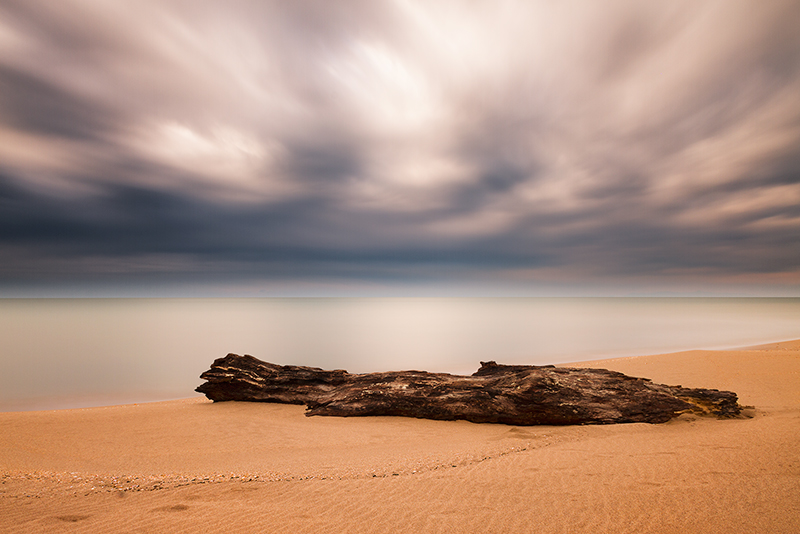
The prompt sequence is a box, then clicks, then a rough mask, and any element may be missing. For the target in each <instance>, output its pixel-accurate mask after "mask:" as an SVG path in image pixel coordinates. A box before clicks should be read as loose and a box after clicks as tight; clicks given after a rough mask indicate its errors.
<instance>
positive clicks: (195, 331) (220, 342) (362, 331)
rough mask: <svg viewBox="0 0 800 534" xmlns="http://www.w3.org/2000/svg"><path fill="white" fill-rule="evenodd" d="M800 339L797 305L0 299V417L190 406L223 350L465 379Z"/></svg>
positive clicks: (753, 301)
mask: <svg viewBox="0 0 800 534" xmlns="http://www.w3.org/2000/svg"><path fill="white" fill-rule="evenodd" d="M797 338H800V299H797V298H785V299H774V298H764V299H758V298H746V299H738V298H405V299H404V298H385V299H383V298H365V299H347V298H320V299H315V298H286V299H279V298H274V299H270V298H268V299H0V411H10V410H29V409H55V408H75V407H82V406H97V405H103V404H120V403H131V402H145V401H152V400H163V399H170V398H182V397H190V396H193V395H196V394H195V393H194V391H193V390H194V388H195V387H196V386H198V385H199V384H200V383H201V382H202V381H201V380H200V379H199V378H198V376H199V375H200V373H202V372H203V371H204V370H206V369H207V368H208V367H209V365H210V364H211V362H212V361H213V360H214V359H215V358H219V357H222V356H224V355H225V354H227V353H228V352H235V353H239V354H252V355H253V356H256V357H258V358H261V359H263V360H267V361H271V362H274V363H280V364H296V365H311V366H317V367H323V368H336V369H347V370H349V371H351V372H370V371H386V370H401V369H423V370H428V371H441V372H452V373H463V374H469V373H472V372H474V371H475V370H476V369H477V368H478V366H479V362H480V361H482V360H483V361H485V360H497V361H498V362H502V363H528V364H547V363H559V362H570V361H573V362H574V361H581V360H589V359H599V358H608V357H613V356H631V355H642V354H656V353H663V352H668V351H678V350H684V349H693V348H731V347H738V346H745V345H752V344H757V343H765V342H770V341H781V340H787V339H797Z"/></svg>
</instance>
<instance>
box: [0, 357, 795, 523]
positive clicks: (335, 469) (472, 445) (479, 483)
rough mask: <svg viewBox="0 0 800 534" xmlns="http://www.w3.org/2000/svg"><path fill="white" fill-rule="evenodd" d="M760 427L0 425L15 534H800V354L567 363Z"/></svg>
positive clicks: (92, 417)
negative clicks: (711, 406) (701, 393)
mask: <svg viewBox="0 0 800 534" xmlns="http://www.w3.org/2000/svg"><path fill="white" fill-rule="evenodd" d="M570 366H576V367H598V368H608V369H612V370H616V371H621V372H623V373H626V374H630V375H633V376H642V377H647V378H651V379H653V380H654V381H656V382H659V383H664V384H670V385H678V384H680V385H682V386H684V387H702V388H717V389H723V390H731V391H735V392H736V393H738V394H739V398H740V402H741V404H743V405H749V406H752V408H751V409H749V410H747V411H748V414H749V415H750V417H749V418H744V419H732V420H717V419H705V418H697V417H694V416H681V417H680V418H678V419H676V420H674V421H672V422H670V423H667V424H661V425H650V424H644V423H638V424H624V425H607V426H606V425H604V426H568V427H550V426H540V427H513V426H506V425H487V424H473V423H468V422H464V421H429V420H421V419H408V418H400V417H368V418H337V417H305V416H304V415H303V411H304V408H303V407H302V406H288V405H276V404H259V403H233V402H231V403H216V404H213V403H210V402H208V401H206V400H205V399H202V398H193V399H187V400H182V401H171V402H163V403H151V404H139V405H126V406H113V407H104V408H87V409H80V410H61V411H49V412H15V413H2V414H0V428H2V429H3V432H2V433H0V531H1V532H111V531H113V532H168V533H169V532H174V533H178V532H187V533H188V532H197V531H198V530H204V531H206V532H253V531H256V532H276V533H277V532H286V533H296V532H331V533H333V532H337V533H338V532H389V531H391V532H409V533H410V532H414V533H417V532H467V533H469V532H475V533H477V532H587V533H588V532H591V533H603V532H609V533H611V532H614V533H624V532H631V533H633V532H636V533H648V532H652V533H673V532H674V533H677V532H705V533H722V532H725V533H728V534H730V533H738V532H741V533H750V532H779V533H787V534H788V533H794V532H800V499H798V495H800V341H793V342H785V343H775V344H770V345H764V346H759V347H749V348H746V349H741V350H726V351H689V352H681V353H675V354H665V355H656V356H641V357H634V358H618V359H611V360H603V361H593V362H584V363H579V364H570Z"/></svg>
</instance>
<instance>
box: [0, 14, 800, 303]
mask: <svg viewBox="0 0 800 534" xmlns="http://www.w3.org/2000/svg"><path fill="white" fill-rule="evenodd" d="M799 95H800V3H798V2H796V1H775V0H768V1H763V0H762V1H738V0H723V1H702V2H698V1H696V0H691V1H679V0H676V1H670V2H641V1H638V0H637V1H630V2H627V1H617V0H607V1H604V2H588V1H580V2H579V1H569V0H566V1H559V2H555V1H549V0H548V1H545V0H541V1H536V0H530V1H518V2H514V1H503V0H492V1H476V0H471V1H463V0H462V1H458V2H456V1H453V2H450V1H435V0H424V1H422V0H420V1H405V0H397V1H389V0H386V1H384V0H365V1H347V0H341V1H337V2H311V1H304V0H294V1H291V2H285V1H264V0H258V1H255V0H254V1H245V0H227V1H226V2H198V1H189V0H186V1H180V0H158V1H152V0H136V1H133V0H130V1H128V0H122V1H118V2H104V1H100V0H94V1H92V0H60V1H59V2H51V1H41V0H20V1H17V0H0V259H1V260H2V261H0V296H5V297H19V296H23V297H24V296H30V297H40V296H293V295H296V296H305V295H322V296H324V295H409V296H415V295H483V294H485V295H532V296H535V295H548V296H549V295H568V296H575V295H587V296H593V295H744V296H759V295H761V296H800V96H799Z"/></svg>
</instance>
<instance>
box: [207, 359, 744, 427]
mask: <svg viewBox="0 0 800 534" xmlns="http://www.w3.org/2000/svg"><path fill="white" fill-rule="evenodd" d="M200 378H202V379H204V380H206V381H207V382H206V383H204V384H202V385H201V386H199V387H198V388H197V391H198V392H200V393H204V394H205V395H206V396H207V397H208V398H209V399H211V400H213V401H230V400H236V401H258V402H280V403H288V404H305V405H306V406H307V407H308V410H307V411H306V415H309V416H310V415H333V416H343V417H350V416H367V415H396V416H406V417H418V418H423V419H440V420H456V419H464V420H467V421H472V422H474V423H505V424H513V425H576V424H609V423H642V422H644V423H663V422H666V421H669V420H670V419H672V418H673V417H676V416H677V415H679V414H681V413H687V412H693V413H698V414H703V415H714V416H717V417H734V416H737V415H739V414H740V412H741V406H739V404H738V402H737V396H736V394H735V393H733V392H730V391H718V390H715V389H689V388H682V387H680V386H665V385H661V384H655V383H653V382H652V381H651V380H649V379H646V378H635V377H630V376H627V375H624V374H622V373H618V372H616V371H609V370H606V369H575V368H562V367H554V366H534V365H499V364H497V363H495V362H481V368H480V369H479V370H478V371H477V372H476V373H474V374H473V375H471V376H459V375H450V374H443V373H428V372H425V371H394V372H386V373H368V374H350V373H348V372H347V371H343V370H336V371H325V370H323V369H319V368H316V367H300V366H293V365H285V366H282V365H275V364H272V363H266V362H263V361H261V360H259V359H257V358H254V357H252V356H248V355H245V356H239V355H237V354H228V355H227V356H226V357H224V358H219V359H217V360H216V361H214V363H213V364H212V366H211V369H209V370H208V371H206V372H204V373H203V374H202V375H201V376H200Z"/></svg>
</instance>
